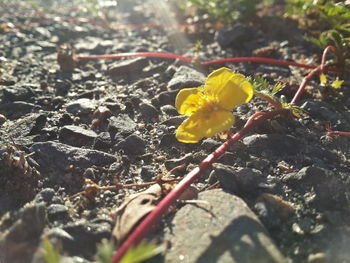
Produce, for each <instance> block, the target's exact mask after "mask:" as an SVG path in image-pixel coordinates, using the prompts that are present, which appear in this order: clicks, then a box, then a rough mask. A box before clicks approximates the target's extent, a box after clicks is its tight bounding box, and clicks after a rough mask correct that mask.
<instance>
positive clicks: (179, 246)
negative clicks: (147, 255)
mask: <svg viewBox="0 0 350 263" xmlns="http://www.w3.org/2000/svg"><path fill="white" fill-rule="evenodd" d="M198 199H199V200H203V201H206V202H208V203H209V204H210V207H206V206H205V205H204V206H203V205H196V206H194V205H189V204H188V205H185V206H184V207H182V208H180V209H179V210H178V211H177V212H176V214H175V216H174V218H173V219H172V222H171V231H170V230H169V231H167V233H166V234H165V239H166V240H169V241H170V244H171V249H169V250H168V251H167V252H166V253H165V262H167V263H172V262H179V260H180V261H184V262H202V263H206V262H218V263H220V262H225V263H231V262H232V263H234V262H259V263H263V262H264V263H271V262H278V263H282V262H287V261H286V259H285V258H284V257H283V255H282V254H281V252H280V251H279V250H278V248H277V247H276V246H275V244H274V243H273V241H272V240H271V238H270V237H269V235H268V233H267V231H266V230H265V228H264V227H263V225H262V224H261V223H260V221H259V219H257V217H256V216H255V215H254V213H253V212H252V211H251V210H250V209H249V208H248V206H247V204H246V203H244V201H242V200H241V199H240V198H238V197H236V196H234V195H231V194H228V193H225V192H223V191H222V190H219V189H216V190H210V191H205V192H201V193H199V195H198ZM223 200H224V201H223ZM247 244H249V245H247Z"/></svg>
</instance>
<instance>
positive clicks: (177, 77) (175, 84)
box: [168, 66, 206, 90]
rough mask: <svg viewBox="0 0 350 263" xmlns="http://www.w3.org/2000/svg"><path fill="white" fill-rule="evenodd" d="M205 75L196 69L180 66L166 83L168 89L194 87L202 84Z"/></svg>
mask: <svg viewBox="0 0 350 263" xmlns="http://www.w3.org/2000/svg"><path fill="white" fill-rule="evenodd" d="M205 80H206V77H205V76H204V74H203V73H201V72H198V71H197V70H195V69H193V68H190V67H187V66H180V67H179V68H178V69H177V70H176V72H175V74H174V76H173V78H172V79H171V80H170V81H169V83H168V89H170V90H180V89H184V88H195V87H199V86H201V85H203V84H204V82H205Z"/></svg>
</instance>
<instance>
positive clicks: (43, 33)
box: [33, 27, 51, 39]
mask: <svg viewBox="0 0 350 263" xmlns="http://www.w3.org/2000/svg"><path fill="white" fill-rule="evenodd" d="M33 33H34V34H36V35H39V36H40V37H44V38H47V39H49V38H50V37H51V33H50V31H49V30H48V29H47V28H45V27H34V28H33Z"/></svg>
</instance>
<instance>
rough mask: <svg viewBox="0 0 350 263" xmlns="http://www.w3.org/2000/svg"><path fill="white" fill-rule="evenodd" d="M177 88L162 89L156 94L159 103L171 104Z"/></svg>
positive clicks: (173, 101)
mask: <svg viewBox="0 0 350 263" xmlns="http://www.w3.org/2000/svg"><path fill="white" fill-rule="evenodd" d="M177 93H178V90H171V91H163V92H161V93H159V94H158V95H157V96H156V99H157V101H158V104H159V105H168V104H170V105H173V104H174V103H175V98H176V95H177Z"/></svg>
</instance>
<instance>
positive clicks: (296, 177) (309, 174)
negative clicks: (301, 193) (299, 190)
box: [282, 166, 327, 187]
mask: <svg viewBox="0 0 350 263" xmlns="http://www.w3.org/2000/svg"><path fill="white" fill-rule="evenodd" d="M326 176H327V175H326V170H325V169H321V168H319V167H315V166H307V167H303V168H302V169H301V170H299V171H298V172H297V173H288V174H286V175H284V176H283V177H282V181H283V182H285V183H287V184H288V185H291V186H298V187H306V186H312V185H316V184H318V183H319V182H320V181H323V180H325V178H326Z"/></svg>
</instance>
